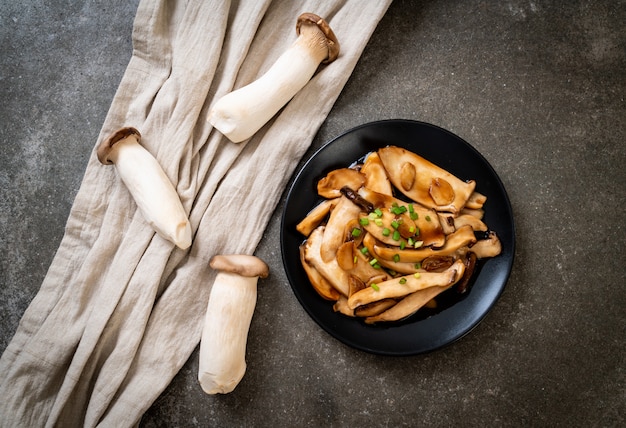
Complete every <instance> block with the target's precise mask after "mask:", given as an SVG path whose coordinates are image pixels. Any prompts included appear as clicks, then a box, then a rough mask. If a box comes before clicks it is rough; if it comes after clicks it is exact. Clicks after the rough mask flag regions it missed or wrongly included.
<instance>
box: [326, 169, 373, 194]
mask: <svg viewBox="0 0 626 428" xmlns="http://www.w3.org/2000/svg"><path fill="white" fill-rule="evenodd" d="M364 183H365V176H364V175H363V174H361V173H360V172H359V171H357V170H356V169H352V168H339V169H334V170H332V171H331V172H329V173H328V174H326V176H324V177H323V178H321V179H320V180H319V181H318V182H317V194H318V195H320V196H322V197H324V198H337V197H339V196H341V195H342V193H341V188H342V187H344V186H347V187H349V188H350V189H358V188H359V187H361V186H362V185H363V184H364Z"/></svg>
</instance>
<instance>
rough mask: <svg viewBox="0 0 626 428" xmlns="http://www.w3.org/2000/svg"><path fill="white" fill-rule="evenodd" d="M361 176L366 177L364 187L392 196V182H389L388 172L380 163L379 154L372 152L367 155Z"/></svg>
mask: <svg viewBox="0 0 626 428" xmlns="http://www.w3.org/2000/svg"><path fill="white" fill-rule="evenodd" d="M361 174H363V175H364V176H365V183H364V184H363V185H364V186H365V187H367V188H368V189H370V190H373V191H374V192H378V193H382V194H383V195H389V196H391V195H392V194H393V189H392V187H391V181H389V177H388V176H387V171H386V170H385V167H384V166H383V163H382V162H381V161H380V156H378V153H376V152H372V153H370V154H369V155H367V157H366V158H365V162H363V166H362V167H361Z"/></svg>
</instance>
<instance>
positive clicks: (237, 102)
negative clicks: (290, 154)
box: [208, 13, 339, 143]
mask: <svg viewBox="0 0 626 428" xmlns="http://www.w3.org/2000/svg"><path fill="white" fill-rule="evenodd" d="M296 33H297V34H298V38H297V39H296V41H295V42H294V43H293V44H292V45H291V46H290V47H289V48H288V49H287V50H286V51H285V52H284V53H283V54H282V55H281V56H280V57H279V58H278V59H277V60H276V62H275V63H274V64H273V65H272V66H271V67H270V68H269V69H268V70H267V72H265V74H263V75H262V76H261V77H259V78H258V79H257V80H255V81H254V82H252V83H250V84H248V85H246V86H244V87H242V88H239V89H237V90H235V91H233V92H230V93H228V94H226V95H224V96H223V97H222V98H220V99H219V100H218V101H217V102H216V103H215V105H214V106H213V108H212V109H211V111H210V113H209V118H208V121H209V122H210V123H211V124H212V125H213V126H214V127H215V128H216V129H217V130H219V131H220V132H221V133H222V134H224V135H225V136H226V137H228V139H230V140H231V141H232V142H234V143H240V142H242V141H244V140H247V139H248V138H250V137H251V136H252V135H254V133H255V132H257V131H258V130H259V129H260V128H261V127H262V126H263V125H264V124H265V123H267V122H268V121H269V120H270V119H271V118H272V117H273V116H274V115H275V114H276V113H277V112H278V111H279V110H280V109H281V108H282V107H283V106H284V105H285V104H287V102H289V100H291V98H293V96H294V95H296V93H298V91H300V89H302V88H303V87H304V85H306V83H307V82H308V81H309V80H310V79H311V77H313V74H315V71H316V70H317V68H318V67H319V65H320V64H321V63H325V64H326V63H330V62H332V61H334V60H335V58H337V55H338V54H339V42H338V41H337V38H336V37H335V35H334V33H333V31H332V30H331V28H330V27H329V26H328V24H327V23H326V21H325V20H324V19H322V18H320V17H319V16H317V15H314V14H312V13H303V14H302V15H300V16H299V17H298V21H297V24H296Z"/></svg>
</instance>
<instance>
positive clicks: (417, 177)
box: [378, 146, 476, 213]
mask: <svg viewBox="0 0 626 428" xmlns="http://www.w3.org/2000/svg"><path fill="white" fill-rule="evenodd" d="M378 155H379V156H380V159H381V161H382V163H383V165H384V166H385V169H386V170H387V174H388V176H389V179H390V180H391V183H392V184H393V185H394V186H396V187H397V188H398V189H399V190H400V191H401V192H402V193H404V194H405V195H406V196H407V197H409V198H411V199H412V200H414V201H416V202H419V203H420V204H422V205H424V206H426V207H428V208H433V209H436V210H437V211H447V212H452V213H457V212H459V211H460V210H461V209H462V208H463V207H464V206H465V204H466V202H467V200H468V199H469V197H470V195H471V194H472V192H473V191H474V188H475V187H476V182H475V181H473V180H472V181H467V182H465V181H462V180H461V179H459V178H458V177H456V176H454V175H453V174H451V173H449V172H448V171H446V170H444V169H443V168H440V167H438V166H437V165H435V164H433V163H431V162H430V161H428V160H426V159H424V158H423V157H421V156H419V155H417V154H415V153H412V152H410V151H408V150H405V149H403V148H400V147H396V146H387V147H384V148H382V149H379V150H378ZM433 180H439V181H438V182H439V184H440V186H439V187H441V188H440V189H437V190H435V191H434V194H435V195H436V197H437V198H438V200H434V199H433V197H432V194H431V186H432V185H433ZM444 181H445V183H447V184H443V182H444ZM448 185H449V186H450V187H449V188H448ZM444 188H445V189H444ZM450 189H451V190H452V192H453V193H454V197H453V199H452V201H451V202H450V203H447V204H444V205H439V203H441V202H442V201H443V200H444V199H449V198H448V196H447V195H448V194H449V192H450ZM438 202H439V203H438Z"/></svg>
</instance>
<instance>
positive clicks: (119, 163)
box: [98, 128, 191, 249]
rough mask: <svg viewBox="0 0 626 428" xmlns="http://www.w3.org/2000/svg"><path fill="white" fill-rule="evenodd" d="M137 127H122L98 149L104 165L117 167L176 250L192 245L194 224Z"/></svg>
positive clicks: (148, 216)
mask: <svg viewBox="0 0 626 428" xmlns="http://www.w3.org/2000/svg"><path fill="white" fill-rule="evenodd" d="M140 138H141V135H140V134H139V132H138V131H137V130H136V129H134V128H123V129H121V130H119V131H118V132H116V133H115V134H114V135H113V136H111V137H110V138H109V139H108V140H106V141H104V142H103V143H102V144H101V145H100V147H99V148H98V159H99V160H100V162H102V163H103V164H115V167H116V169H117V172H118V174H119V176H120V178H121V179H122V181H123V182H124V184H125V185H126V187H127V188H128V190H129V192H130V194H131V195H132V197H133V199H134V200H135V202H136V203H137V207H138V208H139V210H140V211H141V213H142V215H143V216H144V218H145V219H146V221H147V222H148V223H149V224H150V226H151V227H152V228H153V229H154V230H155V231H156V232H157V233H158V234H159V235H160V236H162V237H163V238H165V239H167V240H169V241H171V242H173V243H174V244H175V245H176V246H177V247H179V248H181V249H186V248H188V247H189V246H190V245H191V225H190V224H189V220H188V219H187V214H186V213H185V210H184V208H183V206H182V204H181V202H180V198H179V197H178V194H177V193H176V190H175V189H174V186H173V185H172V182H171V181H170V180H169V178H168V177H167V175H166V174H165V172H164V171H163V168H162V167H161V165H160V164H159V163H158V161H157V160H156V159H155V158H154V156H152V154H150V152H148V151H147V150H146V149H145V148H144V147H143V146H141V144H139V141H140Z"/></svg>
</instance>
